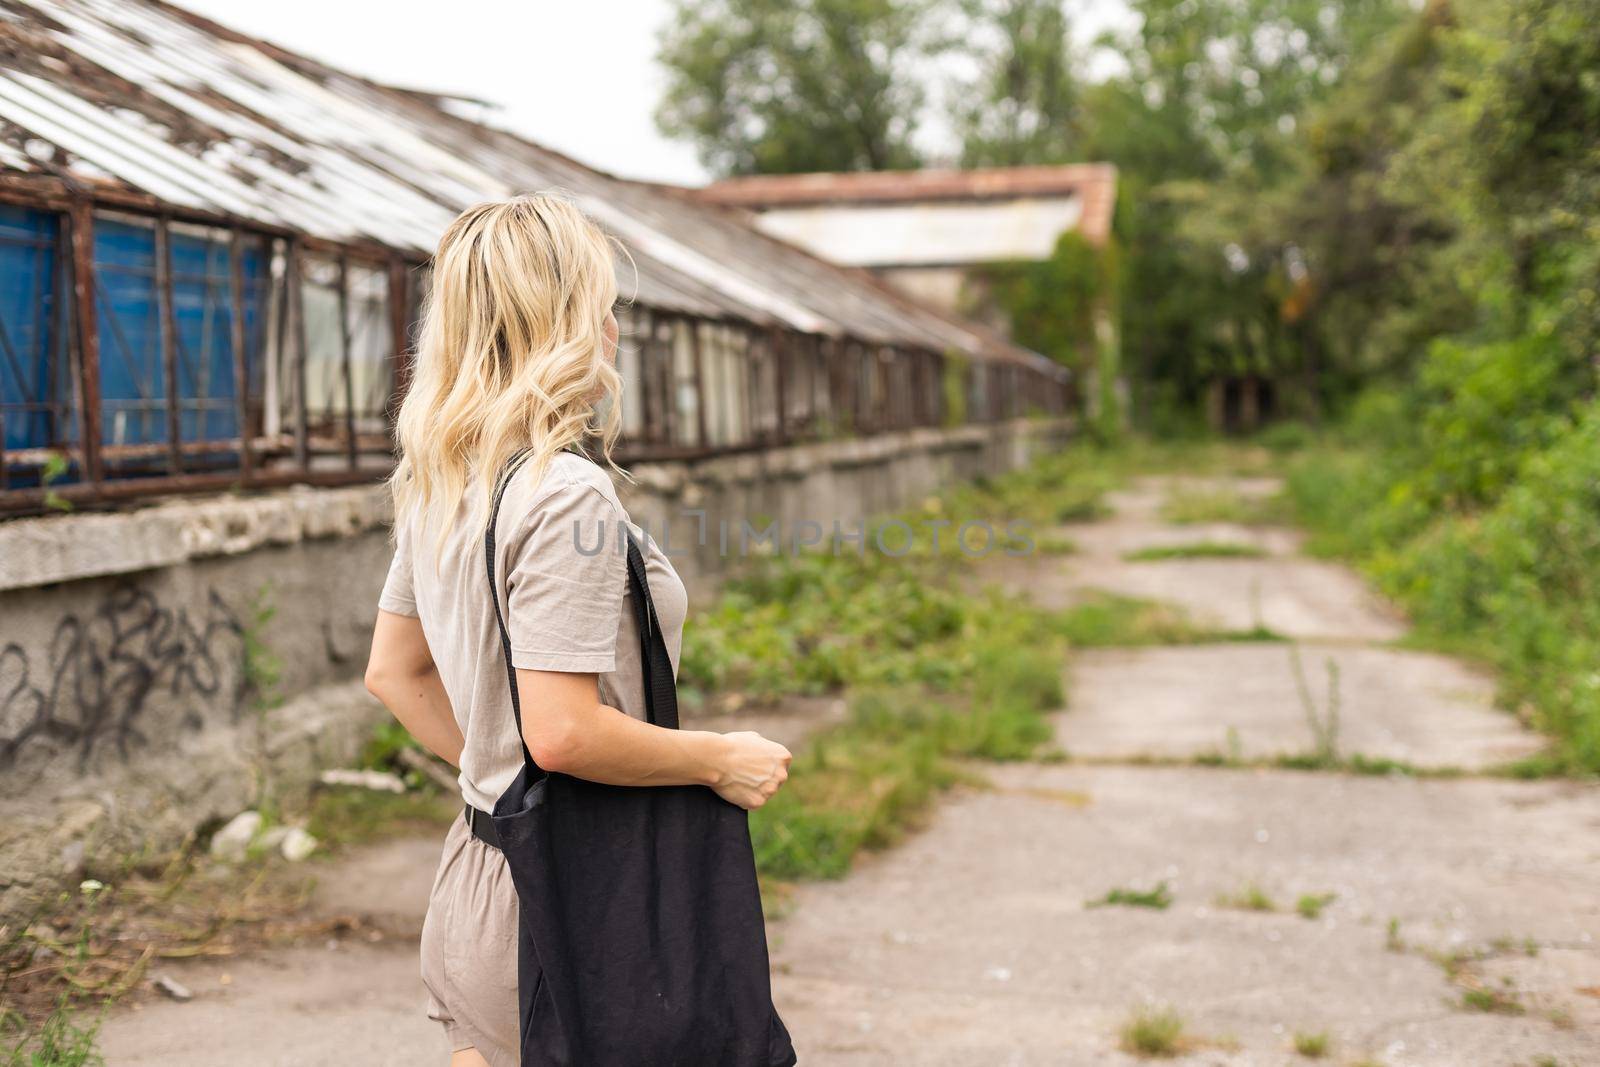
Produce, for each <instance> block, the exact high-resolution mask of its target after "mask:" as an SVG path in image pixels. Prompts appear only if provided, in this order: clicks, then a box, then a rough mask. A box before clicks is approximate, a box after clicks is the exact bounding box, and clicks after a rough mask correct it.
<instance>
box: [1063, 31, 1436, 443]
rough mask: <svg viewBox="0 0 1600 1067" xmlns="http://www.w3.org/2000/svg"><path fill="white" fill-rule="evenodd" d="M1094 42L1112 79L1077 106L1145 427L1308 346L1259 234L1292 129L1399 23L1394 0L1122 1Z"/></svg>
mask: <svg viewBox="0 0 1600 1067" xmlns="http://www.w3.org/2000/svg"><path fill="white" fill-rule="evenodd" d="M1132 7H1133V10H1134V14H1135V15H1136V16H1138V22H1137V26H1136V28H1134V29H1132V30H1130V31H1128V32H1126V33H1123V34H1119V35H1116V36H1113V37H1111V38H1109V39H1108V40H1106V41H1105V42H1104V45H1105V46H1106V47H1108V48H1110V49H1111V50H1112V51H1113V52H1115V53H1116V55H1117V56H1118V57H1120V59H1121V61H1122V63H1123V66H1124V70H1123V71H1122V72H1121V73H1120V74H1118V75H1117V76H1115V77H1113V78H1111V79H1108V80H1107V81H1106V82H1105V83H1104V84H1102V85H1099V86H1096V87H1095V88H1094V89H1093V91H1092V92H1090V93H1088V94H1086V98H1085V112H1086V114H1087V116H1088V120H1087V124H1086V125H1087V145H1086V148H1087V151H1088V153H1089V154H1090V155H1092V156H1094V157H1096V158H1102V159H1109V160H1111V161H1113V162H1115V163H1116V164H1117V165H1118V168H1119V171H1120V173H1121V178H1122V180H1121V188H1120V190H1119V199H1120V200H1121V202H1122V203H1123V204H1125V205H1129V207H1128V210H1127V211H1126V212H1125V213H1124V215H1123V216H1122V219H1121V225H1122V234H1121V236H1122V239H1123V243H1124V247H1125V248H1126V259H1127V274H1126V279H1127V280H1126V292H1125V296H1124V300H1125V305H1126V306H1127V307H1128V308H1129V309H1130V313H1129V315H1127V316H1126V318H1125V322H1124V345H1123V348H1124V352H1125V353H1126V355H1127V357H1128V362H1129V364H1130V367H1131V369H1132V372H1133V377H1134V380H1135V383H1136V386H1137V387H1138V388H1137V389H1136V394H1135V403H1136V410H1138V411H1139V413H1140V415H1141V417H1142V419H1143V421H1145V422H1146V423H1150V422H1151V421H1152V419H1154V418H1155V417H1156V416H1158V415H1159V412H1160V410H1161V409H1163V408H1168V407H1176V408H1179V409H1192V407H1193V405H1194V404H1195V402H1196V401H1197V400H1198V399H1199V396H1198V388H1199V386H1200V384H1201V383H1202V382H1204V381H1205V380H1206V378H1207V377H1209V376H1210V375H1213V374H1216V373H1219V372H1226V371H1234V370H1236V371H1257V372H1272V373H1275V374H1279V375H1281V374H1282V372H1283V370H1284V369H1285V367H1286V366H1294V365H1297V364H1304V363H1305V360H1306V358H1307V356H1308V355H1310V354H1314V353H1315V352H1316V351H1317V349H1316V345H1315V343H1314V340H1315V339H1314V338H1311V337H1310V335H1308V334H1307V332H1306V330H1307V328H1306V326H1305V325H1304V324H1303V323H1302V322H1301V321H1300V320H1299V319H1297V318H1295V317H1294V316H1293V315H1286V309H1288V308H1292V307H1293V306H1294V303H1295V302H1296V301H1302V300H1303V299H1304V296H1305V290H1304V282H1305V278H1306V265H1305V262H1304V255H1303V253H1302V252H1301V251H1300V250H1299V249H1297V248H1296V247H1295V246H1294V243H1293V240H1292V236H1291V235H1290V234H1289V233H1287V232H1286V231H1284V230H1282V229H1278V228H1275V227H1274V226H1272V225H1269V224H1267V223H1266V222H1265V221H1264V217H1265V216H1267V215H1270V214H1271V212H1270V211H1269V210H1268V209H1269V208H1270V207H1271V206H1272V205H1273V204H1275V203H1276V202H1277V201H1278V200H1279V199H1281V197H1282V196H1283V192H1284V189H1285V187H1286V186H1287V185H1288V183H1290V182H1292V181H1293V180H1295V178H1296V177H1297V174H1298V171H1297V152H1298V145H1299V137H1300V124H1301V121H1302V119H1303V116H1304V115H1305V114H1306V113H1307V111H1308V110H1309V109H1310V108H1312V107H1313V106H1315V105H1316V104H1317V103H1318V102H1319V101H1322V100H1324V99H1326V98H1327V97H1329V96H1330V95H1332V93H1333V92H1334V91H1335V90H1336V88H1337V87H1338V85H1339V84H1340V82H1341V81H1342V79H1343V78H1344V77H1345V76H1346V74H1347V72H1348V71H1349V69H1350V66H1351V61H1352V56H1353V55H1354V54H1356V53H1357V52H1359V51H1361V50H1362V49H1364V48H1367V47H1369V46H1370V45H1371V43H1372V42H1373V41H1375V40H1377V39H1379V38H1380V37H1381V36H1382V35H1383V34H1384V33H1385V32H1386V31H1387V30H1388V29H1389V28H1390V27H1392V26H1393V25H1394V24H1395V23H1396V22H1397V21H1398V20H1400V19H1401V18H1402V17H1404V14H1405V10H1406V9H1405V8H1404V7H1403V6H1402V5H1401V4H1400V3H1398V2H1397V0H1350V2H1346V3H1339V4H1330V3H1326V2H1322V0H1216V2H1207V3H1195V2H1193V0H1134V2H1133V4H1132Z"/></svg>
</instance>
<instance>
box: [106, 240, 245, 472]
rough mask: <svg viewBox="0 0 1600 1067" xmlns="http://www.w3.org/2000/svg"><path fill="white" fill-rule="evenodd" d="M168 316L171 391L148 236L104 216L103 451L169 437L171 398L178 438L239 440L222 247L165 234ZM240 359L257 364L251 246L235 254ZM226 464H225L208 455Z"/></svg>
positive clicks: (214, 242)
mask: <svg viewBox="0 0 1600 1067" xmlns="http://www.w3.org/2000/svg"><path fill="white" fill-rule="evenodd" d="M169 251H170V253H171V261H172V312H173V319H174V320H175V323H176V331H177V335H176V342H177V350H176V363H177V376H176V379H177V380H176V382H175V383H174V384H175V386H176V388H175V389H173V388H170V387H169V383H168V382H167V381H166V374H165V369H164V367H163V365H162V358H161V321H160V304H159V302H158V300H157V294H156V288H155V274H156V271H155V231H154V230H153V229H151V228H147V227H142V226H136V225H129V224H126V223H122V222H115V221H110V220H105V219H98V220H96V222H95V269H96V275H97V277H98V279H99V283H100V286H101V291H100V293H99V294H98V295H99V297H100V304H99V316H100V390H101V405H102V412H103V417H104V418H103V421H104V426H105V438H104V440H105V443H106V444H141V443H149V442H162V441H165V440H166V439H167V422H166V420H167V415H166V408H165V402H166V399H167V396H168V394H169V392H172V393H175V394H176V397H177V401H178V425H179V433H180V437H181V439H182V440H184V441H210V440H219V439H228V438H232V437H236V436H238V433H239V429H238V416H237V412H236V411H235V406H234V381H233V337H232V298H231V294H230V291H229V270H230V268H229V261H228V243H227V241H225V240H221V241H219V240H213V239H211V238H209V237H202V236H196V235H194V234H190V233H183V232H176V231H175V232H172V233H171V234H170V239H169ZM240 258H241V267H242V273H243V275H244V302H245V322H244V327H245V339H246V357H247V361H248V362H250V363H257V362H259V360H260V351H259V349H260V344H259V341H257V340H256V338H258V336H259V332H258V331H259V327H260V324H261V318H262V307H263V304H264V300H265V289H266V286H265V284H264V279H265V273H266V263H265V256H264V254H263V251H262V249H261V248H260V247H258V246H254V245H251V246H247V247H246V248H245V249H243V252H242V255H241V257H240ZM213 458H223V457H213Z"/></svg>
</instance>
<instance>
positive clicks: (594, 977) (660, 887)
mask: <svg viewBox="0 0 1600 1067" xmlns="http://www.w3.org/2000/svg"><path fill="white" fill-rule="evenodd" d="M526 459H527V452H526V450H524V451H523V452H521V453H518V454H517V455H514V456H513V457H512V458H511V460H510V461H508V463H507V467H506V469H505V473H504V475H503V476H502V477H501V478H500V480H499V481H498V482H497V484H496V486H495V493H494V498H493V500H494V506H493V509H492V511H491V512H490V518H489V528H488V531H487V532H486V533H485V535H484V555H485V557H486V559H487V562H488V572H489V592H490V595H491V597H493V599H494V610H495V621H496V622H497V623H498V625H499V627H500V641H501V645H502V650H503V652H504V655H505V661H506V678H507V680H508V682H509V683H510V687H511V707H512V711H513V713H514V715H515V717H516V722H517V732H518V736H519V739H520V737H521V732H522V708H521V701H520V700H519V698H518V693H517V677H516V670H515V669H514V668H513V667H512V664H511V638H510V635H509V634H508V633H507V631H506V624H505V618H504V616H503V615H502V614H501V611H500V596H499V593H498V591H497V589H496V584H495V559H494V532H495V530H494V528H495V520H496V518H498V516H499V512H500V499H501V497H502V496H503V495H504V494H505V488H506V485H507V483H509V481H510V479H511V475H512V474H514V473H515V472H516V470H517V469H518V467H520V466H521V464H522V463H523V462H525V461H526ZM602 541H603V542H604V539H602ZM627 541H628V548H627V554H628V584H629V590H630V593H631V596H630V599H631V600H632V602H633V610H634V617H635V619H636V620H637V622H638V627H639V637H640V642H641V646H642V647H641V651H642V653H643V655H642V659H641V663H642V665H643V668H644V670H643V674H644V688H645V702H646V707H647V708H648V714H649V721H650V722H652V723H654V724H655V725H657V726H663V727H666V728H668V729H673V730H675V729H677V728H678V702H677V690H676V683H675V681H674V678H673V671H672V661H671V659H670V658H669V656H668V653H667V647H666V644H665V642H664V641H663V640H662V637H661V631H660V627H659V625H658V624H657V621H656V616H655V607H654V605H653V604H652V603H651V600H650V587H649V584H648V583H647V581H646V580H645V566H644V558H643V556H642V554H641V553H640V552H639V548H638V546H637V545H636V544H635V543H634V540H633V536H632V534H631V532H628V535H627ZM613 549H614V544H613V545H612V546H611V547H605V546H604V544H603V546H602V550H603V551H611V550H613ZM491 818H492V821H493V823H494V828H495V832H496V833H497V834H498V835H499V838H500V845H501V848H502V850H503V851H504V853H505V857H506V863H507V865H508V866H509V868H510V871H511V879H512V882H513V883H514V884H515V886H516V890H517V898H518V905H519V908H518V912H519V916H518V924H517V925H518V938H517V941H518V944H517V985H518V993H519V996H518V1002H519V1005H520V1009H521V1037H522V1052H521V1061H522V1067H789V1065H790V1064H793V1063H795V1062H796V1056H795V1052H794V1046H793V1045H792V1044H791V1042H790V1039H789V1032H788V1030H787V1029H786V1028H785V1027H784V1025H783V1021H782V1020H781V1019H779V1018H778V1012H777V1009H776V1008H774V1007H773V1004H772V988H771V976H770V970H769V965H768V960H767V938H766V926H765V924H764V922H763V920H762V915H761V897H760V892H759V890H758V888H757V884H756V869H755V855H754V852H753V849H752V847H751V844H750V828H749V819H748V815H747V813H746V812H745V810H744V809H743V808H741V807H739V806H738V805H736V804H732V803H729V802H728V801H726V800H723V799H722V798H721V797H720V796H718V795H717V794H716V793H715V792H713V791H712V790H711V789H708V788H706V787H705V786H697V785H696V786H644V787H636V786H614V785H604V784H601V783H598V782H591V781H587V780H585V779H582V778H574V777H572V776H570V775H565V774H560V773H557V772H547V771H544V770H542V769H540V768H539V767H538V766H536V765H535V763H534V761H533V757H532V755H531V754H530V753H529V752H528V751H527V746H526V744H524V745H523V767H522V771H521V772H520V773H519V774H518V775H517V778H516V780H515V781H514V782H512V784H511V785H510V787H508V788H507V789H506V791H505V792H504V793H503V794H501V796H500V797H499V799H498V800H497V801H496V803H495V806H494V811H493V812H492V813H491Z"/></svg>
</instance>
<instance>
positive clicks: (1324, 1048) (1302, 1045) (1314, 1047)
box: [1294, 1030, 1333, 1060]
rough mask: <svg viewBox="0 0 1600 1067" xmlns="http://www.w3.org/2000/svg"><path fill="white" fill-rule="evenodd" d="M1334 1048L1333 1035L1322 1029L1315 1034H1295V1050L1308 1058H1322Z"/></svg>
mask: <svg viewBox="0 0 1600 1067" xmlns="http://www.w3.org/2000/svg"><path fill="white" fill-rule="evenodd" d="M1332 1048H1333V1037H1332V1036H1331V1035H1330V1034H1329V1033H1328V1032H1327V1031H1326V1030H1321V1031H1318V1032H1317V1033H1314V1034H1307V1033H1297V1034H1295V1035H1294V1050H1295V1051H1296V1052H1298V1053H1299V1054H1300V1055H1302V1056H1304V1057H1305V1058H1306V1059H1308V1060H1320V1059H1322V1058H1323V1057H1324V1056H1326V1055H1327V1054H1328V1053H1329V1052H1330V1051H1331V1050H1332Z"/></svg>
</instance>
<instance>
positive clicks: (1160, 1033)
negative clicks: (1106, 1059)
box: [1121, 1008, 1189, 1059]
mask: <svg viewBox="0 0 1600 1067" xmlns="http://www.w3.org/2000/svg"><path fill="white" fill-rule="evenodd" d="M1121 1038H1122V1048H1123V1050H1124V1051H1126V1052H1131V1053H1133V1054H1134V1055H1135V1056H1148V1057H1152V1058H1161V1059H1167V1058H1170V1057H1173V1056H1176V1055H1178V1054H1179V1053H1180V1052H1182V1051H1184V1049H1185V1048H1187V1047H1188V1045H1189V1041H1188V1040H1187V1039H1186V1038H1185V1035H1184V1021H1183V1016H1181V1015H1179V1014H1178V1013H1177V1012H1176V1011H1175V1010H1173V1009H1172V1008H1140V1009H1139V1010H1138V1011H1136V1012H1134V1013H1133V1015H1132V1016H1131V1017H1130V1018H1129V1019H1128V1021H1127V1022H1125V1023H1124V1024H1123V1025H1122V1033H1121Z"/></svg>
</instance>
